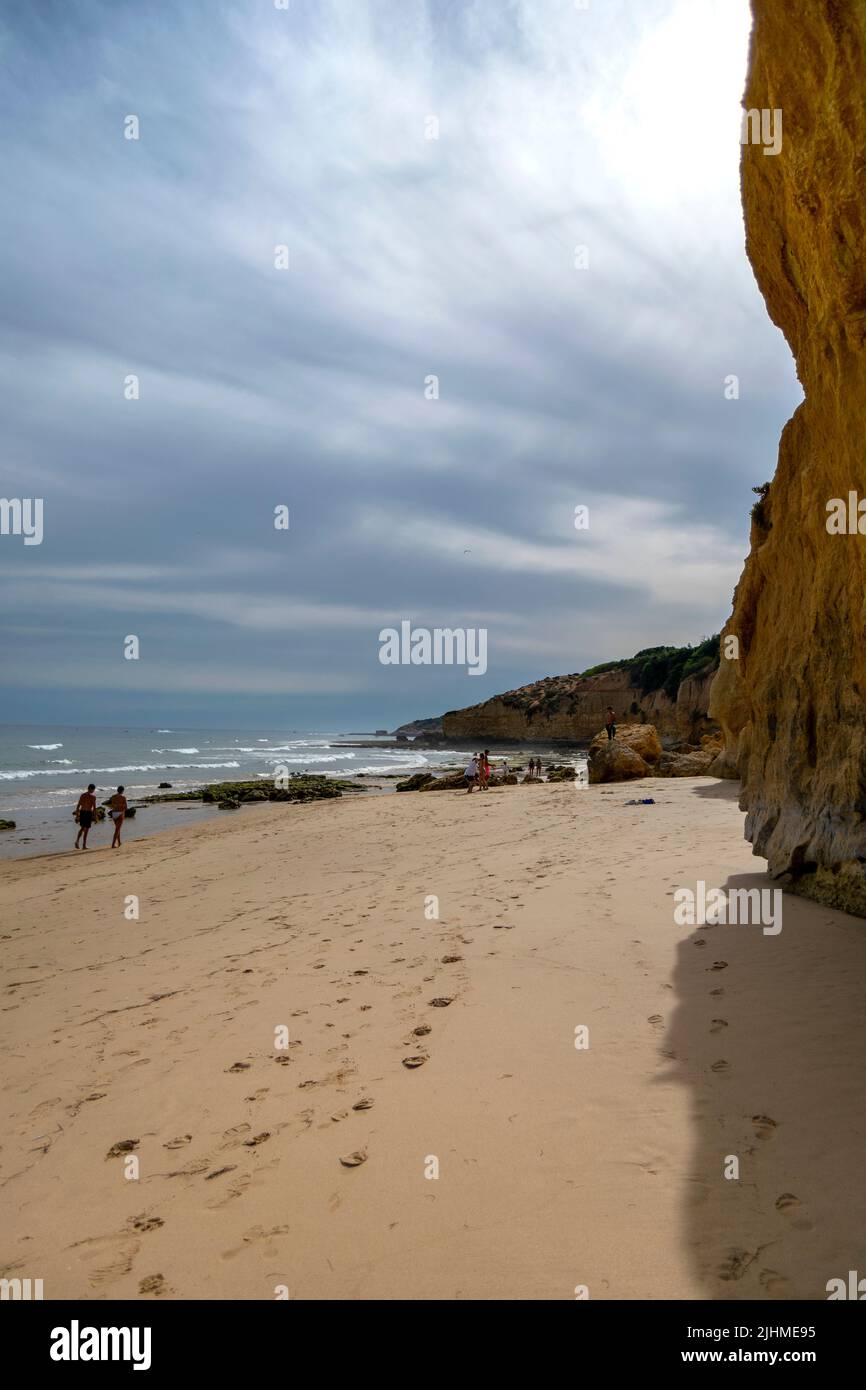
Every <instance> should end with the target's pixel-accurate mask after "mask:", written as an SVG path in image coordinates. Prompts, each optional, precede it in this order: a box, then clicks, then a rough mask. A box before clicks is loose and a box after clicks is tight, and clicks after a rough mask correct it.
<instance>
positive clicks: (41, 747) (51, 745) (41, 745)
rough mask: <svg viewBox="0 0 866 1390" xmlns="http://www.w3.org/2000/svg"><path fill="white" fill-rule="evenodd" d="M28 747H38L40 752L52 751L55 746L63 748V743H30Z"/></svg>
mask: <svg viewBox="0 0 866 1390" xmlns="http://www.w3.org/2000/svg"><path fill="white" fill-rule="evenodd" d="M27 747H28V748H37V749H38V750H39V751H40V752H45V753H52V752H53V751H54V749H55V748H62V747H63V744H62V743H28V745H27Z"/></svg>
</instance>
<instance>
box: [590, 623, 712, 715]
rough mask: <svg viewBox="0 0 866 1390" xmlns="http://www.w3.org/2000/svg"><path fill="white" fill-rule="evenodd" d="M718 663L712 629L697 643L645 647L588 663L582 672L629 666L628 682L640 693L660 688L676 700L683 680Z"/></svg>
mask: <svg viewBox="0 0 866 1390" xmlns="http://www.w3.org/2000/svg"><path fill="white" fill-rule="evenodd" d="M718 664H719V634H718V633H715V634H714V635H713V636H712V637H706V638H705V639H704V641H703V642H700V643H699V644H698V646H696V647H692V646H691V645H689V646H687V647H644V648H643V650H642V651H639V652H635V654H634V656H632V657H626V658H624V659H623V660H622V661H604V662H602V663H601V665H600V666H590V668H589V670H588V671H584V672H583V678H584V679H586V677H587V676H600V675H601V674H602V673H603V672H605V671H618V670H622V669H623V668H628V672H629V680H630V681H631V684H632V685H634V686H637V687H638V688H639V689H640V691H641V693H642V694H644V695H646V694H647V692H648V691H650V690H663V691H664V692H665V694H666V695H667V697H668V699H669V700H676V698H677V691H678V690H679V688H680V685H681V684H682V682H683V681H684V680H688V678H689V676H696V675H702V674H703V673H704V672H706V671H712V670H715V668H716V667H717V666H718Z"/></svg>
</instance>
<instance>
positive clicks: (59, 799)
mask: <svg viewBox="0 0 866 1390" xmlns="http://www.w3.org/2000/svg"><path fill="white" fill-rule="evenodd" d="M353 741H354V742H359V741H363V742H365V743H367V742H369V743H371V744H373V745H374V746H372V747H365V748H340V747H335V746H334V745H335V744H339V743H342V742H353ZM389 742H391V743H392V742H393V740H389V739H387V738H381V739H378V740H377V739H375V738H374V736H373V735H372V734H370V733H369V732H365V731H363V730H354V731H353V730H346V731H345V732H337V733H320V732H309V731H302V730H297V729H277V730H260V731H258V732H256V733H250V732H249V731H247V730H243V731H239V730H237V729H182V728H174V729H167V728H153V729H136V728H85V727H82V728H75V727H67V726H63V725H0V818H3V819H6V820H14V821H15V822H16V827H17V828H16V830H14V831H3V832H0V857H3V858H8V857H17V856H18V855H21V854H36V853H44V852H46V851H48V850H52V849H54V848H57V847H59V846H60V845H61V844H65V843H66V841H67V840H69V838H70V835H69V830H70V826H72V836H71V838H72V839H74V837H75V828H74V824H73V823H72V821H71V813H72V810H73V808H74V807H75V804H76V802H77V801H78V796H79V793H80V792H82V791H83V790H84V789H85V787H86V786H87V784H88V782H95V783H96V787H97V797H98V799H99V800H100V801H103V800H105V798H106V797H108V796H109V795H110V793H111V792H113V791H114V790H115V789H116V787H117V786H118V784H121V783H122V784H123V786H124V787H125V788H126V796H127V798H128V800H129V801H130V802H132V803H134V802H136V801H140V800H141V799H142V798H143V797H146V796H150V795H152V794H153V793H155V792H156V791H157V790H158V788H159V783H160V782H170V783H171V787H172V790H173V791H190V790H192V789H193V788H196V787H200V786H202V785H204V784H205V783H208V782H228V781H241V780H249V779H252V778H255V777H262V778H266V777H273V775H274V772H275V770H276V769H277V768H278V767H285V768H287V769H288V770H289V772H317V773H325V774H327V775H330V776H334V777H361V778H367V779H369V780H370V781H374V779H375V778H376V777H377V776H378V777H381V776H383V775H386V774H389V773H401V774H403V775H404V776H408V775H409V773H411V772H417V771H420V770H423V769H425V768H430V769H431V770H435V769H436V768H437V767H442V766H446V765H449V764H450V765H452V766H453V765H454V764H455V763H459V762H462V760H463V759H464V758H465V756H466V754H465V750H459V749H455V748H450V749H449V748H427V747H421V746H418V747H415V746H414V745H413V744H412V743H407V744H406V745H405V747H401V748H393V747H387V746H386V745H387V744H388V743H389ZM375 745H381V746H375ZM544 751H545V750H543V749H532V750H530V749H528V748H526V749H522V750H520V754H519V756H520V757H521V759H525V758H526V757H528V756H529V754H530V752H542V753H543V752H544ZM500 756H502V754H500V753H497V754H496V755H495V756H494V757H493V759H492V760H493V762H494V763H495V762H497V761H498V760H499V757H500ZM550 756H551V757H552V758H555V760H556V761H562V760H563V758H562V756H561V755H556V754H555V753H551V754H550ZM392 785H393V784H392ZM202 814H204V815H210V814H213V812H210V811H204V812H203V811H202V810H201V809H200V808H195V810H193V808H191V807H189V806H187V807H183V808H182V809H180V808H178V809H177V810H175V809H172V808H167V807H160V808H158V810H157V808H152V807H151V808H144V809H143V810H142V811H141V812H140V813H139V815H137V816H136V817H135V819H134V820H130V821H127V823H126V826H125V828H124V835H125V837H128V838H130V839H135V838H138V837H139V836H140V835H142V834H147V833H148V832H149V831H152V830H153V829H154V828H155V826H156V824H157V823H158V825H159V827H160V828H164V827H169V828H170V827H171V826H172V825H175V824H179V823H181V822H183V821H189V820H190V819H192V818H200V816H201V815H202ZM98 835H99V830H98V828H97V829H96V830H95V831H94V832H93V833H92V835H91V842H92V841H93V840H94V839H96V838H98ZM109 838H110V837H109Z"/></svg>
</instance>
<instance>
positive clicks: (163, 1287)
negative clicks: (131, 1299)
mask: <svg viewBox="0 0 866 1390" xmlns="http://www.w3.org/2000/svg"><path fill="white" fill-rule="evenodd" d="M168 1291H169V1290H168V1285H167V1284H166V1282H165V1279H164V1278H163V1276H162V1275H161V1274H148V1276H147V1278H146V1279H140V1280H139V1282H138V1292H139V1293H140V1294H149V1293H152V1294H155V1295H156V1296H157V1297H159V1295H160V1294H161V1293H168Z"/></svg>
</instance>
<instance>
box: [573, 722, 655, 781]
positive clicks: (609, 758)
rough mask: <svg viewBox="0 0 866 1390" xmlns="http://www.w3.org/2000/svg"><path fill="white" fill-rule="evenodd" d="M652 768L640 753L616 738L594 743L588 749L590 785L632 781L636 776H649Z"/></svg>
mask: <svg viewBox="0 0 866 1390" xmlns="http://www.w3.org/2000/svg"><path fill="white" fill-rule="evenodd" d="M651 776H652V768H651V767H650V765H649V763H645V762H644V760H643V758H642V757H641V755H640V753H636V752H635V750H634V749H633V748H629V746H628V744H627V743H621V742H620V740H619V739H618V738H614V739H608V737H607V734H605V735H604V742H603V743H595V744H593V746H592V748H590V750H589V781H590V785H591V786H592V785H595V784H597V783H599V782H632V781H634V779H635V778H636V777H651Z"/></svg>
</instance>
